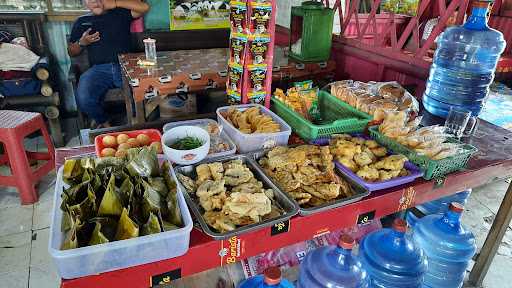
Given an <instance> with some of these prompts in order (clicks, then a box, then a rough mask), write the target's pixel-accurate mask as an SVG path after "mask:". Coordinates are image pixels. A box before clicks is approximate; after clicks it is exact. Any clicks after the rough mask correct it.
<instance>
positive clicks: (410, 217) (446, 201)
mask: <svg viewBox="0 0 512 288" xmlns="http://www.w3.org/2000/svg"><path fill="white" fill-rule="evenodd" d="M471 191H472V189H468V190H464V191H461V192H458V193H455V194H453V195H450V196H446V197H443V198H439V199H437V200H434V201H430V202H427V203H423V204H421V205H418V206H416V209H418V210H419V211H420V212H422V213H423V214H425V215H430V214H439V213H441V214H442V213H444V212H446V211H448V207H449V206H450V203H452V202H457V203H460V204H462V205H463V206H464V205H466V202H467V201H468V197H469V195H470V194H471ZM405 218H406V220H407V224H409V226H410V227H414V226H415V225H416V222H418V217H417V216H416V215H415V214H414V213H413V212H412V211H407V214H406V216H405Z"/></svg>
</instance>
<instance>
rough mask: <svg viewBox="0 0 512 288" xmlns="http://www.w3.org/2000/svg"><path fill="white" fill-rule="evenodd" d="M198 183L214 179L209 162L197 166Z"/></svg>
mask: <svg viewBox="0 0 512 288" xmlns="http://www.w3.org/2000/svg"><path fill="white" fill-rule="evenodd" d="M196 173H197V185H201V183H203V182H204V181H206V180H212V173H211V172H210V167H208V165H207V164H201V165H199V166H197V167H196Z"/></svg>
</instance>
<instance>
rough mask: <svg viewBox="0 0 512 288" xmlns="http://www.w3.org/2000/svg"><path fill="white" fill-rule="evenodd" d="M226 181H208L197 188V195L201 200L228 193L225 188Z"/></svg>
mask: <svg viewBox="0 0 512 288" xmlns="http://www.w3.org/2000/svg"><path fill="white" fill-rule="evenodd" d="M224 185H225V182H224V180H220V181H212V180H206V181H204V182H203V183H202V184H201V185H199V187H198V188H197V192H196V195H197V197H200V198H208V197H210V196H213V195H217V194H220V193H222V192H226V187H225V186H224Z"/></svg>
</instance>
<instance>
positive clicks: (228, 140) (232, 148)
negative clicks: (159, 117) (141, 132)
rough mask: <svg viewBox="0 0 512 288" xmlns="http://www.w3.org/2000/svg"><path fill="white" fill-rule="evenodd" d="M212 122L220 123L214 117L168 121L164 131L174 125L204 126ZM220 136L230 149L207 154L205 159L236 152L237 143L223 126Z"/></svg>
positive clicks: (211, 143)
mask: <svg viewBox="0 0 512 288" xmlns="http://www.w3.org/2000/svg"><path fill="white" fill-rule="evenodd" d="M210 123H212V124H217V125H219V124H218V123H217V121H215V120H212V119H195V120H188V121H178V122H171V123H167V124H165V125H164V127H163V131H164V133H165V132H167V131H168V130H171V129H172V128H174V127H178V126H185V125H189V126H201V127H202V126H207V125H208V124H210ZM219 126H220V125H219ZM220 138H221V139H222V140H224V141H225V142H226V143H227V144H228V145H229V150H227V151H224V152H219V153H212V154H208V156H206V158H205V159H212V158H219V157H224V156H229V155H234V154H236V146H235V143H233V140H231V138H230V137H229V135H228V134H227V133H226V132H225V131H224V128H223V127H222V128H221V132H220ZM210 145H213V142H211V141H210Z"/></svg>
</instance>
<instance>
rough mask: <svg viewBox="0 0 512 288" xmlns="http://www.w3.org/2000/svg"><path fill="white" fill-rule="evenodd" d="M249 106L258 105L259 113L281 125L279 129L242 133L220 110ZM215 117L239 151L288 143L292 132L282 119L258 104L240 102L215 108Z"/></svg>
mask: <svg viewBox="0 0 512 288" xmlns="http://www.w3.org/2000/svg"><path fill="white" fill-rule="evenodd" d="M251 107H259V108H260V111H261V113H263V114H266V115H269V116H270V117H272V119H273V120H274V121H275V122H276V123H278V124H279V125H280V126H281V131H280V132H276V133H258V134H244V133H242V132H240V130H238V129H236V128H235V127H234V126H233V125H232V124H231V123H229V122H228V121H227V120H226V119H225V118H224V117H223V116H222V115H221V112H225V111H227V110H228V109H229V108H235V109H238V110H240V111H244V110H247V109H249V108H251ZM217 119H218V121H219V124H220V125H222V127H223V129H224V131H226V133H227V134H228V135H229V137H231V139H233V142H234V143H235V145H236V147H237V149H238V152H239V153H249V152H253V151H258V150H262V149H268V148H272V147H275V146H284V145H288V138H290V135H291V134H292V128H291V127H290V125H288V124H287V123H286V122H285V121H284V120H283V119H281V118H280V117H279V116H277V115H276V114H275V113H274V112H272V111H270V109H268V108H266V107H264V106H262V105H259V104H242V105H234V106H226V107H220V108H218V109H217Z"/></svg>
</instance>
